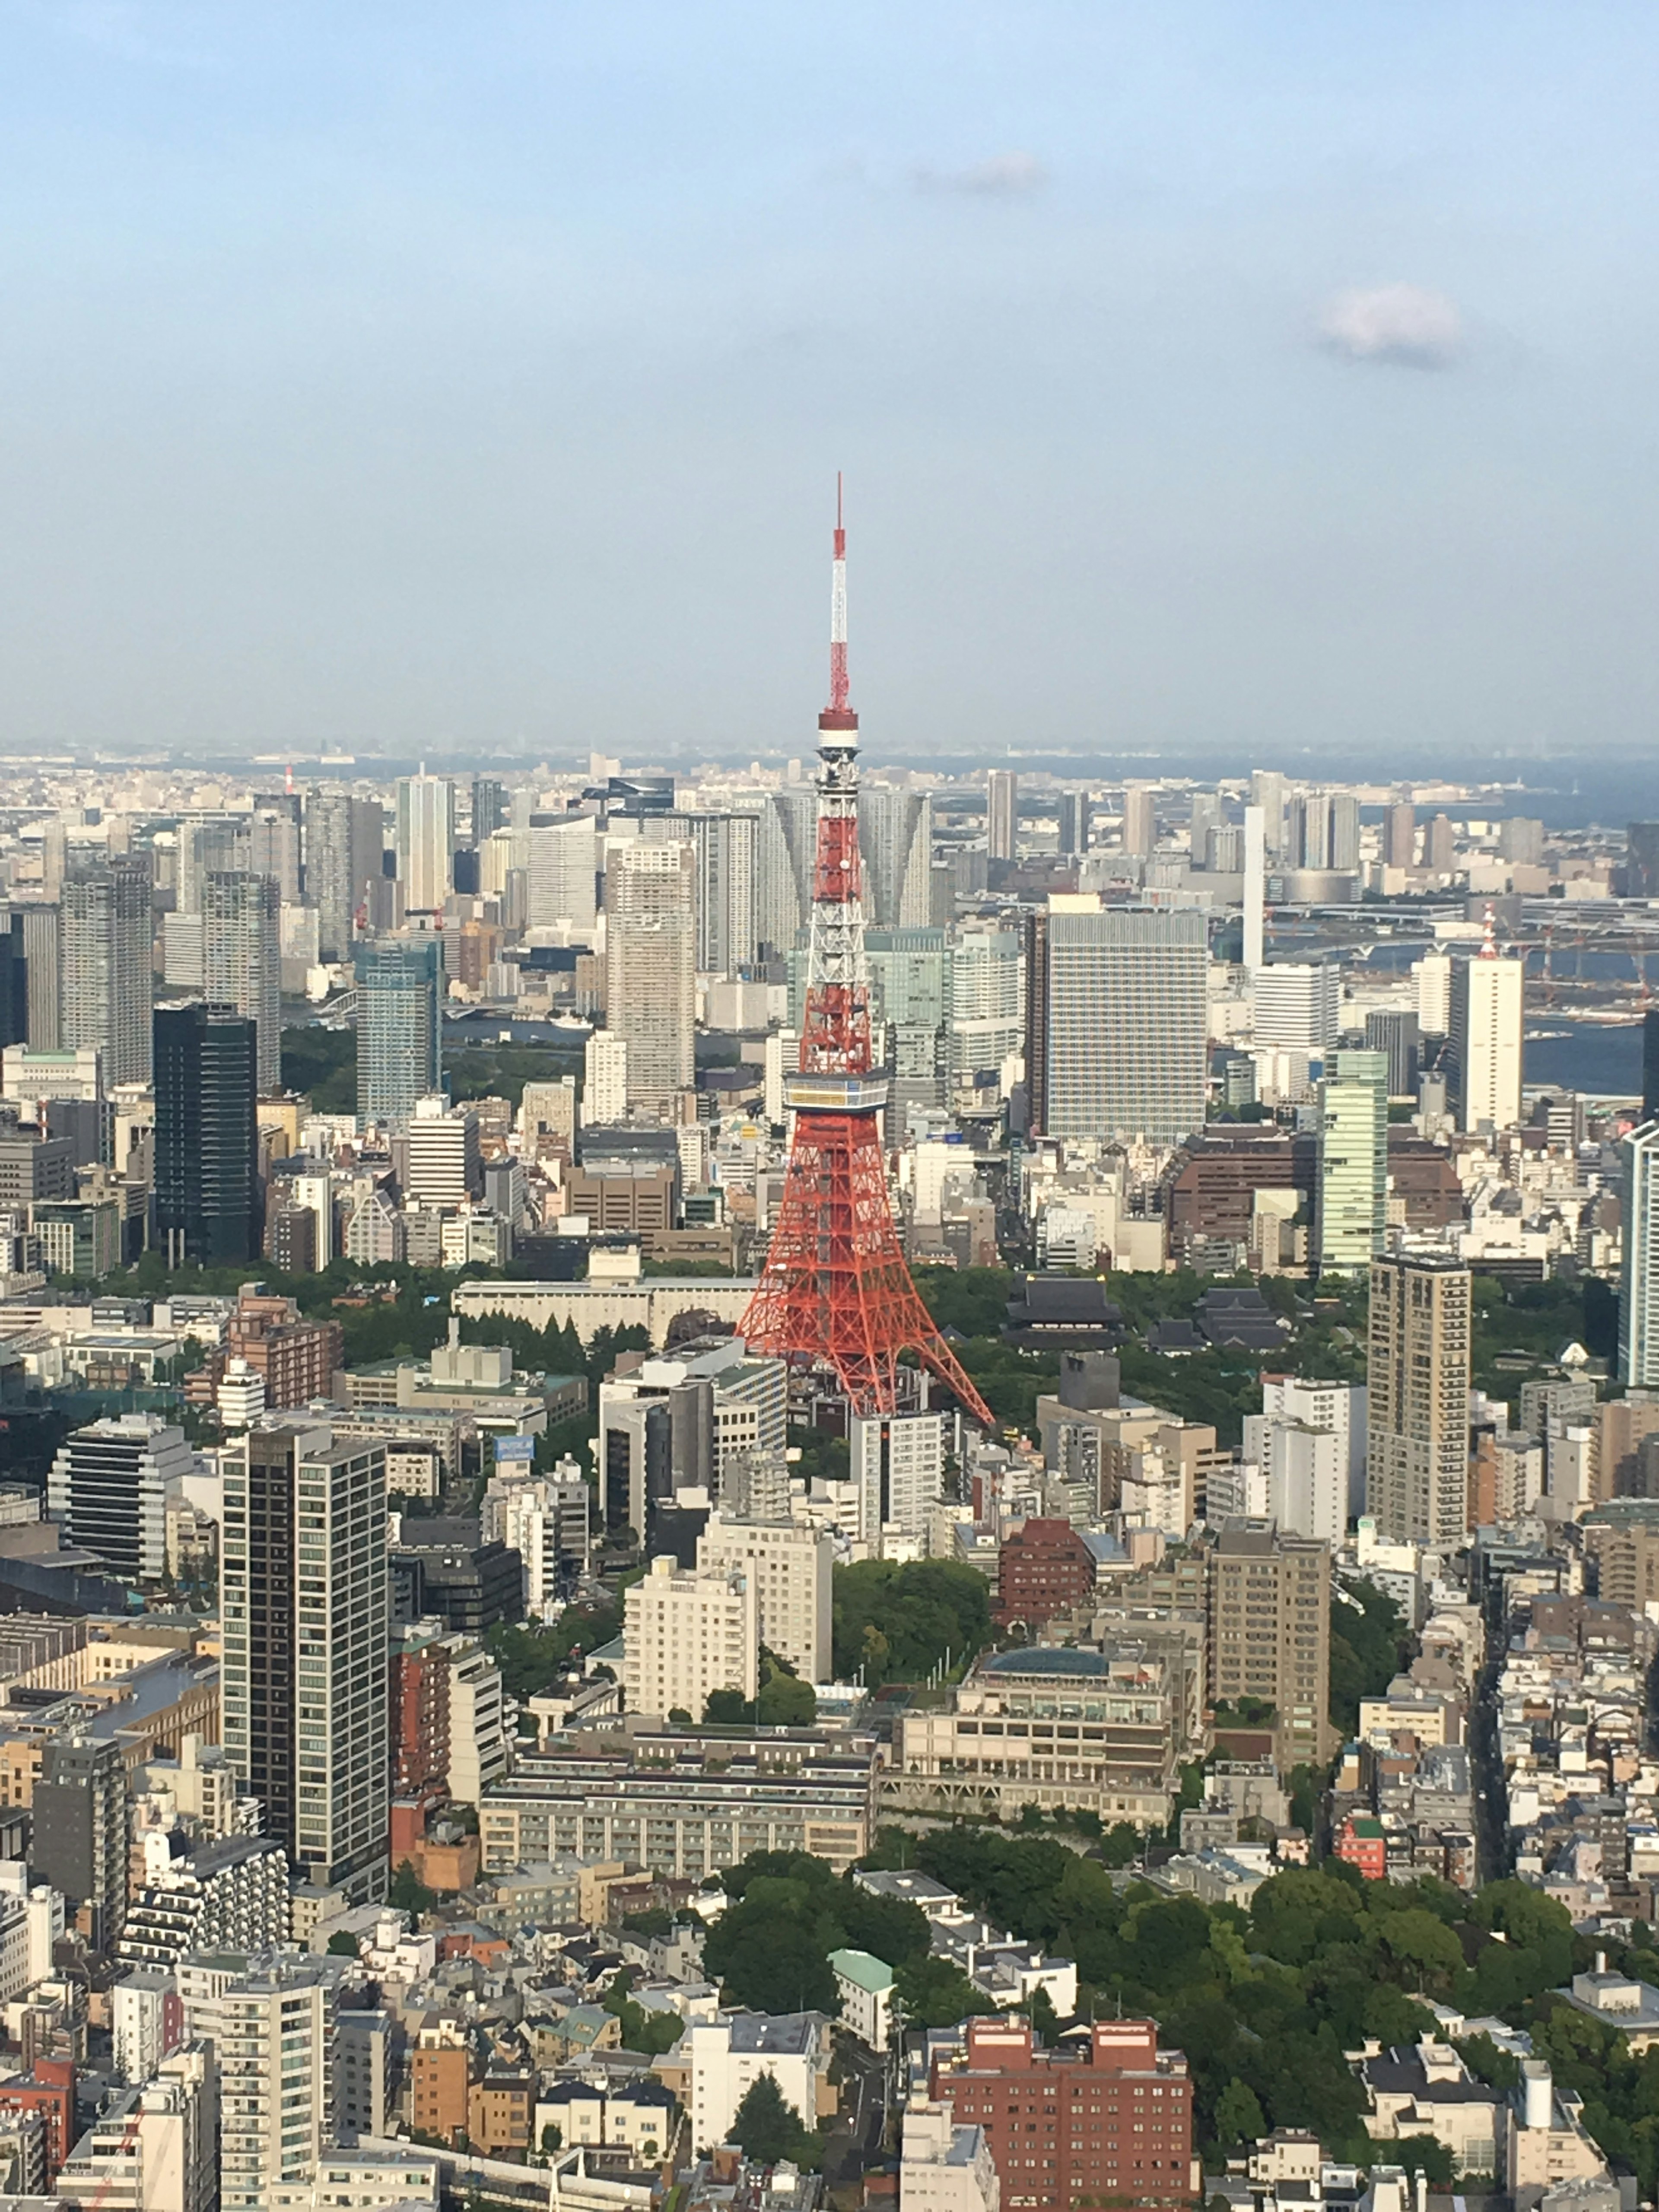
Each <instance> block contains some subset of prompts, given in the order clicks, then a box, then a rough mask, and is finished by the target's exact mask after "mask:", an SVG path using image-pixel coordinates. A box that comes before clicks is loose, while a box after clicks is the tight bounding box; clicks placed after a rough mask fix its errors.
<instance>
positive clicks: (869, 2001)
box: [829, 1951, 893, 2051]
mask: <svg viewBox="0 0 1659 2212" xmlns="http://www.w3.org/2000/svg"><path fill="white" fill-rule="evenodd" d="M829 1966H830V1969H831V1971H832V1972H833V1973H834V1975H835V1977H836V1989H837V1990H839V1991H840V1993H841V2022H842V2027H844V2028H846V2029H847V2030H848V2033H851V2034H853V2035H855V2036H857V2038H858V2039H859V2041H860V2043H861V2044H863V2045H865V2046H866V2049H867V2050H871V2051H885V2050H886V2048H887V2043H888V2037H889V2034H890V2029H891V2025H892V2022H891V2013H892V2002H893V1970H892V1968H891V1967H890V1966H888V1965H886V1964H885V1963H884V1961H883V1960H880V1959H872V1957H871V1955H870V1954H869V1953H868V1952H867V1951H832V1952H831V1953H830V1954H829Z"/></svg>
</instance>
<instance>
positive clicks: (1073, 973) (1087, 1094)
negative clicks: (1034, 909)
mask: <svg viewBox="0 0 1659 2212" xmlns="http://www.w3.org/2000/svg"><path fill="white" fill-rule="evenodd" d="M1044 919H1045V924H1046V938H1047V948H1046V953H1040V954H1039V957H1040V958H1041V959H1042V965H1043V967H1044V968H1045V969H1046V975H1044V976H1042V977H1041V978H1040V979H1039V983H1038V985H1037V986H1036V987H1040V988H1042V995H1043V1000H1044V1004H1045V1009H1046V1014H1045V1021H1044V1027H1045V1028H1046V1033H1047V1034H1046V1040H1044V1041H1043V1042H1044V1048H1045V1050H1046V1072H1045V1076H1044V1079H1043V1081H1042V1097H1043V1110H1044V1113H1045V1115H1046V1120H1045V1121H1044V1123H1043V1128H1044V1133H1046V1134H1048V1135H1049V1136H1055V1137H1095V1138H1114V1137H1115V1138H1120V1139H1132V1138H1134V1137H1137V1136H1140V1137H1145V1138H1146V1139H1147V1140H1148V1141H1149V1142H1151V1143H1152V1144H1159V1145H1173V1144H1179V1143H1180V1141H1181V1139H1182V1138H1183V1137H1186V1136H1189V1135H1190V1134H1191V1133H1192V1132H1193V1131H1194V1129H1200V1128H1202V1127H1203V1126H1204V1109H1205V1104H1206V1097H1207V1092H1208V1075H1207V1067H1206V1051H1207V1044H1206V1032H1207V1006H1206V984H1207V978H1208V966H1209V948H1208V936H1207V932H1206V926H1205V921H1204V916H1203V915H1201V914H1200V913H1197V912H1196V911H1194V910H1191V909H1184V908H1183V909H1178V910H1170V911H1163V910H1159V911H1152V910H1150V909H1141V908H1121V907H1120V908H1107V909H1105V910H1103V911H1102V912H1099V913H1093V914H1090V913H1083V914H1077V913H1064V912H1060V913H1054V912H1050V913H1049V914H1048V915H1047V916H1046V917H1045V918H1044ZM1029 1050H1030V1045H1029V1044H1028V1051H1029Z"/></svg>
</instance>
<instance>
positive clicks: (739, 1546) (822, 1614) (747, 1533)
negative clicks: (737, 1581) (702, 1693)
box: [697, 1512, 835, 1682]
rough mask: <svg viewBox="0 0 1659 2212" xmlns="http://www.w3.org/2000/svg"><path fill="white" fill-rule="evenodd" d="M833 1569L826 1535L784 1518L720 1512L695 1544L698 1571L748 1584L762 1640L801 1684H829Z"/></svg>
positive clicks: (824, 1531) (832, 1549)
mask: <svg viewBox="0 0 1659 2212" xmlns="http://www.w3.org/2000/svg"><path fill="white" fill-rule="evenodd" d="M834 1563H835V1540H834V1538H833V1537H832V1536H831V1535H830V1534H829V1530H828V1529H817V1528H809V1527H807V1526H806V1525H805V1524H804V1523H798V1522H793V1521H788V1520H779V1521H756V1520H744V1519H742V1518H740V1517H738V1516H736V1515H728V1514H726V1513H725V1512H720V1513H717V1514H715V1515H714V1517H713V1519H711V1520H710V1522H709V1523H708V1527H707V1528H705V1529H704V1531H703V1533H702V1536H701V1537H700V1538H699V1539H698V1541H697V1565H698V1568H699V1570H701V1571H704V1572H708V1573H716V1574H719V1573H725V1574H728V1575H730V1574H732V1573H738V1574H741V1575H743V1576H744V1577H745V1578H746V1579H747V1580H748V1581H749V1582H750V1583H751V1584H752V1585H753V1587H754V1589H755V1593H756V1603H757V1619H758V1625H759V1635H760V1640H761V1642H762V1643H763V1644H765V1646H766V1648H767V1650H769V1651H775V1653H776V1654H777V1656H778V1657H779V1658H780V1659H783V1660H787V1662H788V1663H789V1665H790V1666H792V1667H793V1668H794V1670H795V1672H796V1674H799V1677H800V1679H801V1680H802V1681H803V1682H828V1681H829V1680H832V1679H833V1675H834V1668H833V1667H832V1665H831V1662H830V1656H829V1647H830V1577H831V1571H832V1569H833V1566H834Z"/></svg>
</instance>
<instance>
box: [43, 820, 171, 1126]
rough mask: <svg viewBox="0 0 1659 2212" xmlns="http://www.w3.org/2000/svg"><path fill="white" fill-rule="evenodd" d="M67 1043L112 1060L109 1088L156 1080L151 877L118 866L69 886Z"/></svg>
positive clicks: (140, 868) (129, 863)
mask: <svg viewBox="0 0 1659 2212" xmlns="http://www.w3.org/2000/svg"><path fill="white" fill-rule="evenodd" d="M62 912H63V935H62V946H61V949H62V985H63V999H62V1006H63V1015H62V1020H61V1023H60V1024H59V1041H60V1042H62V1043H63V1044H64V1045H65V1046H67V1047H68V1048H69V1049H70V1051H71V1052H72V1051H74V1050H75V1048H76V1047H77V1046H79V1045H83V1044H93V1045H96V1046H97V1048H98V1049H99V1050H100V1052H101V1053H102V1054H103V1055H104V1085H105V1088H106V1090H111V1091H112V1090H114V1088H115V1087H116V1085H118V1084H122V1083H148V1082H149V1079H150V1066H151V1062H150V995H151V971H150V874H149V861H148V860H112V861H111V862H110V864H109V865H108V866H106V867H101V868H92V869H88V870H87V871H85V872H79V871H77V872H76V873H75V874H73V875H70V876H69V877H67V878H65V879H64V897H63V908H62Z"/></svg>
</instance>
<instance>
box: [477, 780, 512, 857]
mask: <svg viewBox="0 0 1659 2212" xmlns="http://www.w3.org/2000/svg"><path fill="white" fill-rule="evenodd" d="M509 812H510V809H509V807H508V805H507V786H506V785H505V784H504V783H503V782H502V781H501V778H500V777H499V776H495V775H475V776H474V777H473V779H472V842H473V843H474V844H475V845H482V844H483V841H484V839H485V838H486V837H489V836H494V834H495V831H496V830H497V829H501V828H502V827H503V826H504V825H505V824H506V823H507V818H508V815H509Z"/></svg>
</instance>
